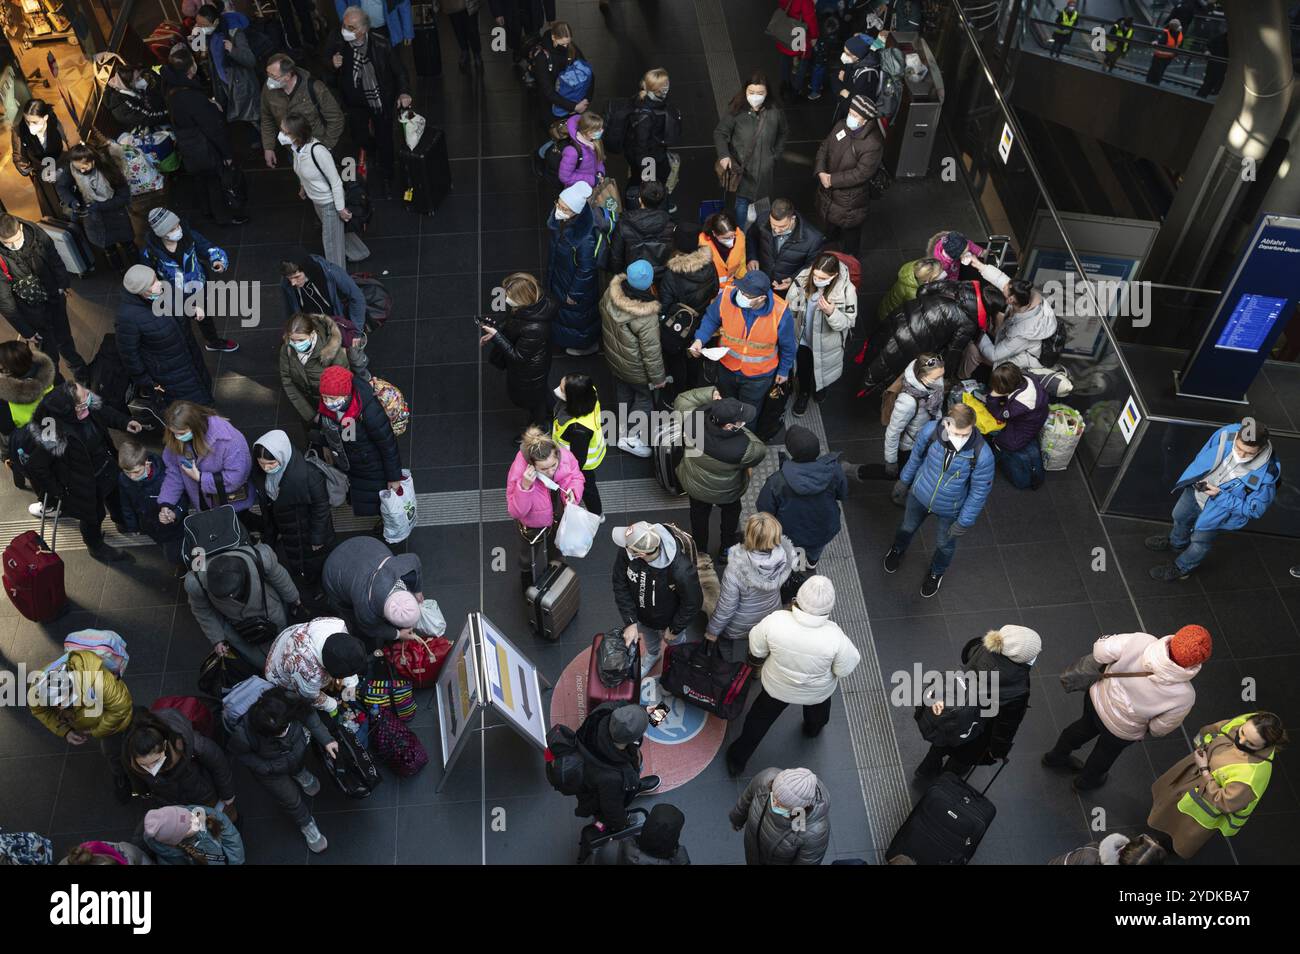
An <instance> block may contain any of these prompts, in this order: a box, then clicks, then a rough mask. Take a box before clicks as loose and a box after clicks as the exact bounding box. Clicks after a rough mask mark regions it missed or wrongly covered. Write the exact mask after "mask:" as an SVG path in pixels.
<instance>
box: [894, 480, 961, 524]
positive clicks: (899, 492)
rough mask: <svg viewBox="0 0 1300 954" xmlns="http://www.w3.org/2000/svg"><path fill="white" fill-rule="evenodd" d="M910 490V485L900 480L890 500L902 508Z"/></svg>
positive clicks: (895, 485)
mask: <svg viewBox="0 0 1300 954" xmlns="http://www.w3.org/2000/svg"><path fill="white" fill-rule="evenodd" d="M908 490H909V487H908V485H907V484H906V483H905V482H903V481H901V480H900V481H898V483H896V484H894V489H893V490H892V491H890V494H889V499H890V500H892V501H893V502H894V503H896V504H898V505H899V506H900V507H901V506H902V505H903V504H904V503H906V502H907V491H908ZM954 526H956V524H954Z"/></svg>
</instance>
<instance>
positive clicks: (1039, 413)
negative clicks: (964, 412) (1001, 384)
mask: <svg viewBox="0 0 1300 954" xmlns="http://www.w3.org/2000/svg"><path fill="white" fill-rule="evenodd" d="M984 406H985V407H987V408H988V409H989V413H990V414H992V415H993V416H994V417H995V418H997V419H998V420H999V421H1003V422H1005V423H1006V425H1007V426H1006V427H1004V428H1002V430H1000V431H994V432H993V433H992V434H988V435H986V436H987V438H988V439H989V441H990V442H991V443H992V444H993V446H994V447H996V448H997V449H998V450H1004V451H1018V450H1023V449H1024V448H1025V447H1028V446H1029V443H1030V441H1034V440H1037V439H1038V432H1039V431H1041V430H1042V429H1043V422H1044V421H1046V420H1047V411H1048V408H1047V392H1046V391H1044V390H1043V388H1042V386H1041V385H1039V384H1038V382H1036V381H1035V380H1034V379H1033V378H1031V377H1029V375H1025V383H1024V386H1023V387H1021V388H1020V389H1019V390H1017V391H1013V392H1012V393H1010V394H1008V395H1007V396H1006V397H994V396H993V395H992V394H990V395H989V396H988V397H987V398H985V399H984Z"/></svg>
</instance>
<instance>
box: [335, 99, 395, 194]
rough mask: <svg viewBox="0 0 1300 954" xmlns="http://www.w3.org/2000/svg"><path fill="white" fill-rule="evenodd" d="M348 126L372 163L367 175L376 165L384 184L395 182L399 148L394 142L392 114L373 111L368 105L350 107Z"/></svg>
mask: <svg viewBox="0 0 1300 954" xmlns="http://www.w3.org/2000/svg"><path fill="white" fill-rule="evenodd" d="M346 109H347V120H348V121H347V127H348V134H349V136H350V137H351V139H352V144H353V145H354V146H355V147H356V148H357V149H364V150H366V159H367V162H368V163H369V164H370V169H369V170H367V174H369V172H370V171H373V169H374V167H375V166H378V168H379V174H380V176H381V177H382V178H383V180H384V181H385V182H392V181H393V169H394V166H395V164H396V161H397V146H396V145H395V142H394V139H393V126H394V124H395V122H396V120H395V119H394V117H393V114H392V113H391V112H388V111H385V112H382V113H374V112H371V111H370V109H368V108H367V107H365V106H348V107H346Z"/></svg>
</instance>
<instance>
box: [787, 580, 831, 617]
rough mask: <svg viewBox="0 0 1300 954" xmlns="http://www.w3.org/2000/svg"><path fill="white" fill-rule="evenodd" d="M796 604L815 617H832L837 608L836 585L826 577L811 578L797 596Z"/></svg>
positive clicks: (804, 582)
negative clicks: (832, 611)
mask: <svg viewBox="0 0 1300 954" xmlns="http://www.w3.org/2000/svg"><path fill="white" fill-rule="evenodd" d="M794 601H795V603H796V604H797V605H798V606H799V608H800V609H801V610H803V611H804V612H805V613H811V614H812V615H813V616H830V615H831V610H833V609H834V608H835V584H834V583H832V582H831V581H830V577H826V576H820V575H816V576H810V577H808V579H806V580H804V581H803V585H802V586H800V587H799V592H798V593H796V594H795V598H794Z"/></svg>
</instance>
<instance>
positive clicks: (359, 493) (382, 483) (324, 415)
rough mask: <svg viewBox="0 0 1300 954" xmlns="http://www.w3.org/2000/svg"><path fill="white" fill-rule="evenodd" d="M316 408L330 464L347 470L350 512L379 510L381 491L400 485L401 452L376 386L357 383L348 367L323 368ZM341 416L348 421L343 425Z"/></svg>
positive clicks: (368, 513) (359, 513)
mask: <svg viewBox="0 0 1300 954" xmlns="http://www.w3.org/2000/svg"><path fill="white" fill-rule="evenodd" d="M316 413H317V414H319V415H320V432H321V435H322V436H323V438H324V441H325V445H326V446H327V447H328V448H329V450H330V451H331V452H332V454H333V458H334V466H336V467H338V468H339V469H340V470H342V471H344V472H345V473H347V475H348V485H349V490H348V495H349V498H350V499H351V502H352V512H353V513H354V514H355V515H356V516H358V517H373V516H377V515H378V514H379V493H380V491H382V490H384V489H385V488H387V489H388V490H393V491H396V490H397V489H399V488H400V487H401V486H402V457H401V452H400V451H399V450H398V447H397V437H396V436H395V435H394V434H393V425H392V423H391V422H390V421H389V420H388V413H387V412H386V411H385V410H384V406H383V405H382V404H380V403H379V399H378V398H377V397H375V391H374V389H373V388H372V387H371V386H370V385H369V384H368V383H367V382H364V381H363V382H361V383H360V384H359V385H358V384H357V383H356V382H355V380H354V378H353V375H352V372H351V371H349V370H348V369H347V368H342V367H339V366H338V365H334V366H333V367H329V368H326V369H325V372H324V373H323V374H322V375H321V376H320V404H318V405H317V406H316ZM345 421H346V422H351V424H352V427H350V428H347V429H346V430H345V426H346V425H345V424H344V422H345ZM345 434H346V435H347V437H346V439H345Z"/></svg>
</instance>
